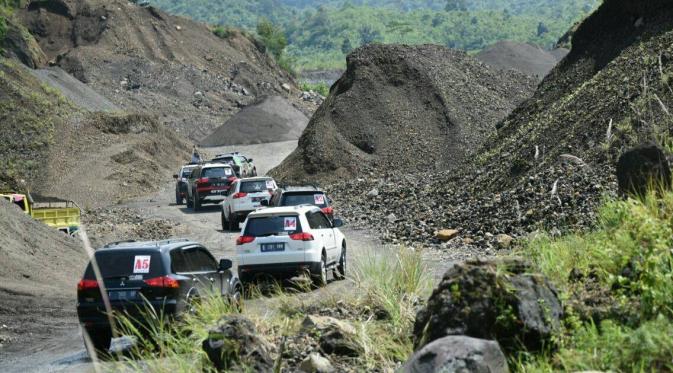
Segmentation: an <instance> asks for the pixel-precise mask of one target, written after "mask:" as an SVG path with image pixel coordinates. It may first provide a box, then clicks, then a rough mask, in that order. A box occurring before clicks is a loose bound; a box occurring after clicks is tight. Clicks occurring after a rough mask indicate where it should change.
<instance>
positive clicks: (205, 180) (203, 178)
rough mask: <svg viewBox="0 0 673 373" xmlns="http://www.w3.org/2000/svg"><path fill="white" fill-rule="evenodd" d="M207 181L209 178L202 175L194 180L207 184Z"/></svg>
mask: <svg viewBox="0 0 673 373" xmlns="http://www.w3.org/2000/svg"><path fill="white" fill-rule="evenodd" d="M209 182H210V179H208V178H207V177H202V178H200V179H198V180H196V183H197V184H207V183H209Z"/></svg>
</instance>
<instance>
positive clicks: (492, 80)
mask: <svg viewBox="0 0 673 373" xmlns="http://www.w3.org/2000/svg"><path fill="white" fill-rule="evenodd" d="M533 89H534V81H533V80H532V79H530V78H527V77H525V76H524V75H523V74H519V73H515V72H505V73H503V72H500V71H497V70H491V69H489V68H488V67H487V66H486V65H484V64H482V63H480V62H478V61H476V60H474V59H473V58H471V57H469V56H468V55H466V54H465V53H463V52H458V51H453V50H450V49H447V48H444V47H440V46H434V45H423V46H406V45H368V46H365V47H362V48H359V49H357V50H356V51H354V52H353V53H351V54H350V55H349V56H348V68H347V70H346V72H345V73H344V74H343V76H342V77H341V78H340V79H339V80H338V81H337V82H336V83H335V84H334V85H333V86H332V88H331V90H330V95H329V97H328V98H327V99H326V101H325V102H324V103H323V105H322V106H321V107H320V109H318V111H317V112H316V114H315V115H314V116H313V117H312V118H311V121H310V122H309V124H308V127H307V128H306V130H305V131H304V133H303V134H302V136H301V138H300V139H299V147H298V148H297V150H295V152H294V153H292V155H290V156H289V157H288V159H286V160H285V161H284V162H283V163H282V164H281V165H280V166H279V167H278V168H276V169H274V170H272V174H274V175H275V176H276V177H277V178H279V179H282V180H284V181H291V180H295V181H316V180H320V181H328V180H332V181H333V180H339V179H342V178H351V177H356V176H362V175H367V174H370V173H374V174H377V175H380V174H388V173H389V174H395V175H397V174H400V173H409V172H417V171H432V170H446V169H450V168H454V167H456V165H459V164H460V163H461V162H462V161H463V160H464V159H465V156H466V155H467V153H468V150H470V149H473V148H475V147H477V146H479V145H480V144H481V143H482V141H483V139H484V138H485V137H486V136H487V135H488V134H489V133H491V132H493V130H494V125H495V123H497V122H498V121H499V120H501V119H502V118H504V117H505V116H506V115H507V114H508V113H509V112H510V111H511V110H512V109H513V108H514V107H515V106H516V105H517V104H518V103H520V102H521V101H523V100H524V99H526V98H527V97H528V96H529V95H530V94H531V93H532V91H533Z"/></svg>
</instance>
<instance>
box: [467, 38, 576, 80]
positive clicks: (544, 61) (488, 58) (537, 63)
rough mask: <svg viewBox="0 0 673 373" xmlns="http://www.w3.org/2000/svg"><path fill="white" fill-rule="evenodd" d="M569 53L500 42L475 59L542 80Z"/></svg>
mask: <svg viewBox="0 0 673 373" xmlns="http://www.w3.org/2000/svg"><path fill="white" fill-rule="evenodd" d="M568 52H569V51H568V50H567V49H565V48H558V49H555V50H553V51H546V50H544V49H542V48H540V47H539V46H537V45H532V44H527V43H517V42H512V41H500V42H498V43H496V44H494V45H492V46H490V47H488V48H486V49H484V50H482V51H481V52H479V53H477V55H476V56H475V57H476V58H477V59H478V60H479V61H481V62H483V63H485V64H487V65H489V66H493V67H495V68H499V69H510V70H516V71H519V72H521V73H524V74H526V75H529V76H534V77H537V78H538V79H540V80H541V79H542V78H544V77H545V76H546V75H547V74H548V73H549V72H550V71H551V69H553V68H554V66H556V64H557V63H558V62H559V61H560V60H561V59H563V57H565V55H566V54H568Z"/></svg>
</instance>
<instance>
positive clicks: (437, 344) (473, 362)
mask: <svg viewBox="0 0 673 373" xmlns="http://www.w3.org/2000/svg"><path fill="white" fill-rule="evenodd" d="M508 371H509V370H508V368H507V359H506V358H505V354H503V353H502V351H501V350H500V346H499V345H498V342H495V341H487V340H483V339H477V338H471V337H466V336H450V337H444V338H440V339H438V340H436V341H434V342H432V343H430V344H428V345H426V346H425V347H423V348H422V349H421V350H420V351H418V352H416V353H415V354H414V356H412V357H411V359H409V361H407V362H406V364H404V366H403V367H402V369H400V370H399V373H434V372H446V373H449V372H457V373H468V372H469V373H501V372H508Z"/></svg>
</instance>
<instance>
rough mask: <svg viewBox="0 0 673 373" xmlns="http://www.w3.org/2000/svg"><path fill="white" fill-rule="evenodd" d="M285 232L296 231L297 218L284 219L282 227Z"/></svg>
mask: <svg viewBox="0 0 673 373" xmlns="http://www.w3.org/2000/svg"><path fill="white" fill-rule="evenodd" d="M283 226H284V227H285V230H286V231H296V230H297V218H293V217H286V218H285V224H284V225H283Z"/></svg>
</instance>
